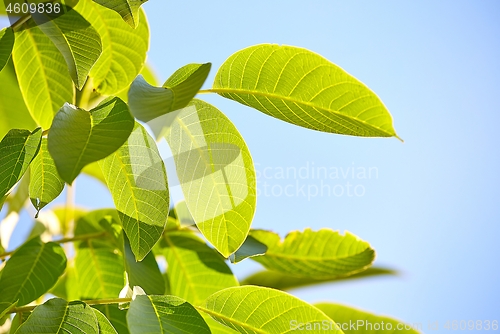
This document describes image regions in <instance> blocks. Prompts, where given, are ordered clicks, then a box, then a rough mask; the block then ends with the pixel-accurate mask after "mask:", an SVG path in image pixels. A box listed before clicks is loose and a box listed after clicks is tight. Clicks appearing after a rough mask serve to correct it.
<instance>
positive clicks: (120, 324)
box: [93, 304, 129, 334]
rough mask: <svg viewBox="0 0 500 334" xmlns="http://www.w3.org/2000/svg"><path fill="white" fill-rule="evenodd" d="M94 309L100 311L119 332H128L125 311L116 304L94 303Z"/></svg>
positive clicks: (123, 333) (126, 333)
mask: <svg viewBox="0 0 500 334" xmlns="http://www.w3.org/2000/svg"><path fill="white" fill-rule="evenodd" d="M93 307H94V308H95V309H97V310H99V311H100V312H102V313H103V314H104V315H105V316H106V318H107V319H108V320H109V321H110V322H111V324H112V325H113V327H114V328H115V329H116V331H117V332H118V333H120V334H128V333H129V331H128V326H127V318H126V316H127V311H122V310H120V309H119V308H118V306H117V305H116V304H107V305H95V306H93Z"/></svg>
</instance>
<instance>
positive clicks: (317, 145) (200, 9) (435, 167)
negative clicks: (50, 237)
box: [20, 0, 500, 332]
mask: <svg viewBox="0 0 500 334" xmlns="http://www.w3.org/2000/svg"><path fill="white" fill-rule="evenodd" d="M285 4H286V5H285ZM144 8H145V10H146V13H147V15H148V19H149V23H150V27H151V46H150V52H149V55H148V61H149V62H150V63H151V64H152V66H153V68H154V69H155V70H156V73H157V75H158V78H159V79H160V82H163V81H164V80H166V79H167V78H168V76H169V75H170V74H171V73H173V72H174V71H175V70H176V69H177V68H179V67H181V66H183V65H185V64H187V63H191V62H197V63H203V62H212V63H213V70H212V73H211V75H210V77H209V79H208V80H207V84H206V87H207V88H208V87H209V86H210V84H211V82H212V80H213V77H214V75H215V73H216V69H217V68H218V67H219V66H220V65H221V64H222V62H223V61H224V60H225V59H226V58H227V57H229V56H230V55H231V54H232V53H234V52H236V51H237V50H240V49H242V48H245V47H247V46H251V45H254V44H260V43H277V44H287V45H294V46H300V47H305V48H308V49H310V50H312V51H315V52H317V53H319V54H321V55H322V56H324V57H325V58H327V59H329V60H331V61H332V62H334V63H336V64H337V65H339V66H341V67H342V68H344V69H345V70H346V71H348V72H349V73H351V74H352V75H354V76H356V77H357V78H358V79H360V80H361V81H363V82H364V83H365V84H367V85H368V86H369V87H370V88H371V89H372V90H374V91H375V92H376V93H377V94H378V95H379V96H380V97H381V99H382V100H383V101H384V103H385V104H386V106H387V107H388V108H389V110H390V111H391V113H392V115H393V118H394V125H395V128H396V131H397V132H398V134H399V136H400V137H402V138H403V139H404V141H405V142H404V143H401V142H399V141H398V140H397V139H395V138H391V139H372V138H355V137H346V136H339V135H333V134H326V133H320V132H315V131H310V130H307V129H304V128H300V127H297V126H293V125H291V124H288V123H285V122H282V121H279V120H276V119H273V118H271V117H268V116H266V115H264V114H262V113H260V112H258V111H255V110H253V109H250V108H247V107H244V106H242V105H240V104H238V103H235V102H232V101H229V100H225V99H223V98H221V97H218V96H212V95H203V96H201V98H203V99H205V100H207V101H208V102H211V103H213V104H214V105H216V106H217V107H219V109H221V110H222V111H223V112H224V113H225V114H226V115H227V116H228V117H229V118H230V119H231V120H232V121H233V122H234V123H235V124H236V126H237V127H238V129H239V130H240V132H241V133H242V135H243V137H244V138H245V139H246V141H247V144H248V146H249V148H250V151H251V152H252V155H253V158H254V162H255V163H256V165H257V167H258V168H257V169H258V172H260V173H261V174H262V173H263V171H264V170H267V175H269V173H270V172H271V171H274V172H276V171H279V169H280V168H284V169H286V168H291V169H293V168H295V169H297V170H298V169H300V168H301V167H304V168H305V167H306V166H309V172H310V173H311V172H312V170H314V169H315V168H319V167H326V168H331V167H334V168H338V169H339V170H340V169H343V170H344V171H347V169H348V168H356V169H357V170H358V171H359V170H360V168H361V169H368V168H370V167H371V168H375V169H376V170H377V172H378V173H377V174H376V177H375V176H374V174H372V178H370V179H362V178H359V177H356V176H355V177H354V178H353V177H351V176H352V175H351V176H348V177H347V178H345V179H344V178H342V176H341V177H340V179H331V178H324V177H323V178H312V177H311V175H310V177H309V178H300V177H298V178H294V177H293V176H289V177H287V178H278V177H268V178H264V177H261V178H260V179H259V191H260V192H261V196H259V198H258V204H257V212H256V215H255V220H254V223H253V227H255V228H266V229H272V230H275V231H277V232H279V233H280V234H281V235H282V236H284V235H286V233H287V232H288V231H290V230H293V229H303V228H304V227H307V226H309V227H311V228H313V229H320V228H322V227H328V228H332V229H336V230H341V231H344V230H348V231H350V232H352V233H354V234H356V235H358V236H359V237H361V238H362V239H364V240H366V241H368V242H370V243H371V244H372V246H373V247H374V248H375V249H376V251H377V260H376V263H377V264H378V265H382V266H387V267H391V268H394V269H397V270H399V271H400V272H401V275H400V276H398V277H380V278H371V279H366V280H357V281H353V282H351V283H338V284H329V285H321V286H318V287H311V288H304V289H299V290H294V291H292V292H293V293H294V294H295V295H297V296H299V297H300V298H303V299H305V300H307V301H309V302H316V301H326V300H330V301H336V302H342V303H346V304H349V305H354V306H358V307H360V308H363V309H366V310H370V311H373V312H377V313H382V314H387V315H392V316H395V317H398V318H401V319H403V320H405V321H406V322H409V323H422V324H423V325H424V330H425V329H426V327H425V326H426V325H427V323H428V322H429V321H439V323H440V332H445V331H446V330H445V329H444V328H443V325H444V324H445V321H447V320H450V321H451V320H486V319H489V320H500V285H499V282H500V269H499V262H500V261H499V260H500V258H499V254H500V242H498V236H499V234H500V190H499V189H500V187H499V186H500V178H499V172H500V159H499V158H500V154H499V153H500V152H499V149H498V144H499V143H500V141H499V138H498V137H499V135H498V130H497V127H498V124H499V123H500V113H499V111H500V98H499V96H500V91H499V90H500V65H499V59H500V43H499V42H500V34H499V33H500V20H499V18H500V3H499V2H498V1H494V0H484V1H472V0H469V1H438V2H436V1H418V2H417V1H414V2H402V1H342V2H341V1H311V2H304V1H287V2H283V1H282V2H279V3H278V2H273V1H252V2H246V1H245V2H243V1H210V2H207V1H204V2H197V1H161V0H150V1H149V2H148V3H146V4H145V5H144ZM266 168H267V169H266ZM316 170H317V169H316ZM372 170H374V169H372ZM297 182H298V183H299V187H300V186H301V185H303V186H304V187H306V188H307V187H311V189H314V187H320V186H321V184H322V183H321V182H323V184H328V185H330V187H335V186H338V187H337V190H340V189H341V187H344V189H345V191H347V182H349V184H351V185H352V186H353V187H354V186H358V188H357V189H358V191H359V192H358V194H359V193H360V192H361V189H362V190H363V196H356V195H354V196H348V195H347V193H346V192H344V194H343V195H342V196H335V195H333V196H327V195H325V194H323V196H321V195H320V194H319V195H317V196H315V197H311V198H309V199H308V197H307V194H306V195H305V196H304V195H302V193H300V192H298V193H297V194H295V195H294V196H285V195H281V196H279V195H277V194H278V193H279V189H283V188H284V187H285V186H287V185H289V184H292V185H295V186H296V185H297ZM264 183H266V184H267V186H268V187H269V188H268V190H269V189H275V195H273V194H272V191H271V192H270V193H268V195H267V196H266V195H265V194H263V191H264V189H263V185H264ZM273 187H274V188H273ZM339 187H340V188H339ZM351 189H353V188H351ZM96 193H99V196H97V195H96ZM100 194H102V195H100ZM310 194H311V196H312V193H310ZM337 194H338V193H337ZM77 202H78V203H83V204H84V205H86V206H89V207H102V206H109V205H112V201H111V200H110V197H109V195H108V194H107V193H106V190H105V189H104V188H103V187H101V186H100V185H98V184H97V183H95V182H93V181H90V180H88V179H86V180H85V181H80V182H77ZM26 221H27V220H26ZM24 224H27V223H26V222H25V223H24ZM20 228H21V227H20ZM259 267H260V266H259V265H257V264H254V263H252V262H251V261H245V262H243V263H241V264H238V265H236V266H232V268H233V269H234V270H235V272H236V273H237V275H238V276H239V277H240V278H241V277H243V276H245V275H246V274H248V273H250V272H252V271H253V270H257V269H259ZM428 332H430V331H428Z"/></svg>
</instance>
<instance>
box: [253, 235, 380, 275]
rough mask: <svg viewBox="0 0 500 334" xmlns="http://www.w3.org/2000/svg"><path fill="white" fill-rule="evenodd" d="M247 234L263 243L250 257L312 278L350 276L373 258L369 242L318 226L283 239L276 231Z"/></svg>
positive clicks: (271, 268) (278, 268)
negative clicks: (259, 252) (263, 248)
mask: <svg viewBox="0 0 500 334" xmlns="http://www.w3.org/2000/svg"><path fill="white" fill-rule="evenodd" d="M250 235H251V236H253V237H254V238H255V239H257V240H258V241H260V242H261V243H263V244H265V245H266V246H267V252H266V254H265V255H263V256H256V257H253V258H252V260H255V261H257V262H260V263H261V264H262V265H264V267H266V268H267V269H270V270H275V271H279V272H282V273H285V274H289V275H293V276H297V277H312V278H315V279H328V278H336V277H339V276H347V275H352V274H354V273H357V272H360V271H363V270H365V269H367V268H368V267H369V266H370V265H371V263H372V262H373V260H374V259H375V251H374V250H373V249H372V248H371V247H370V244H369V243H367V242H366V241H363V240H361V239H359V238H358V237H356V236H355V235H353V234H351V233H349V232H346V233H345V235H341V234H340V233H339V232H337V231H333V230H330V229H321V230H319V231H312V230H311V229H309V228H307V229H305V230H304V232H299V231H293V232H291V233H289V234H288V235H287V236H286V238H285V240H284V241H281V240H280V237H279V235H278V234H276V233H274V232H270V231H264V230H252V231H251V232H250Z"/></svg>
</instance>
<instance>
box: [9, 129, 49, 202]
mask: <svg viewBox="0 0 500 334" xmlns="http://www.w3.org/2000/svg"><path fill="white" fill-rule="evenodd" d="M41 139H42V131H41V129H40V128H37V129H36V130H34V131H33V132H30V131H28V130H17V129H13V130H10V131H9V133H7V134H6V135H5V137H4V138H3V139H2V141H1V142H0V157H1V158H0V198H2V197H4V196H5V195H6V194H7V193H8V192H9V191H10V190H11V188H12V187H13V186H14V185H15V184H16V183H17V182H18V181H19V180H20V179H21V177H22V176H23V175H24V173H25V172H26V170H27V169H28V167H29V165H30V163H31V161H32V160H33V159H34V158H35V156H36V155H37V153H38V150H39V148H40V141H41Z"/></svg>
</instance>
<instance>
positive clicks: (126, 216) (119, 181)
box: [99, 123, 169, 261]
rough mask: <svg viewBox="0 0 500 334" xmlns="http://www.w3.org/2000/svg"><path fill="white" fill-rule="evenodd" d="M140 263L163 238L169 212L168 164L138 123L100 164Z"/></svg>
mask: <svg viewBox="0 0 500 334" xmlns="http://www.w3.org/2000/svg"><path fill="white" fill-rule="evenodd" d="M99 165H100V167H101V169H102V172H103V174H104V178H105V179H106V183H107V185H108V188H109V190H110V191H111V195H112V197H113V201H114V203H115V206H116V209H117V210H118V212H119V215H120V219H121V221H122V224H123V229H124V230H125V233H126V234H127V236H128V238H129V240H130V246H131V248H132V251H133V252H134V255H135V258H136V260H137V261H141V260H142V259H144V257H145V256H146V255H147V254H148V253H149V251H150V250H151V248H152V247H153V246H154V244H155V243H156V242H157V241H158V239H160V237H161V234H162V232H163V229H164V227H165V224H166V222H167V217H168V211H169V193H168V184H167V174H166V172H165V165H164V164H163V161H162V160H161V157H160V154H159V152H158V148H157V147H156V143H155V141H154V139H153V138H151V136H150V135H149V134H148V133H147V132H146V130H145V129H144V127H142V125H140V124H139V123H136V124H135V127H134V130H133V131H132V134H131V135H130V137H129V139H128V141H127V142H126V143H125V144H124V145H123V146H122V147H121V148H120V149H119V150H118V151H116V152H115V153H114V154H112V155H110V156H109V157H107V158H106V159H103V160H101V161H99Z"/></svg>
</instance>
